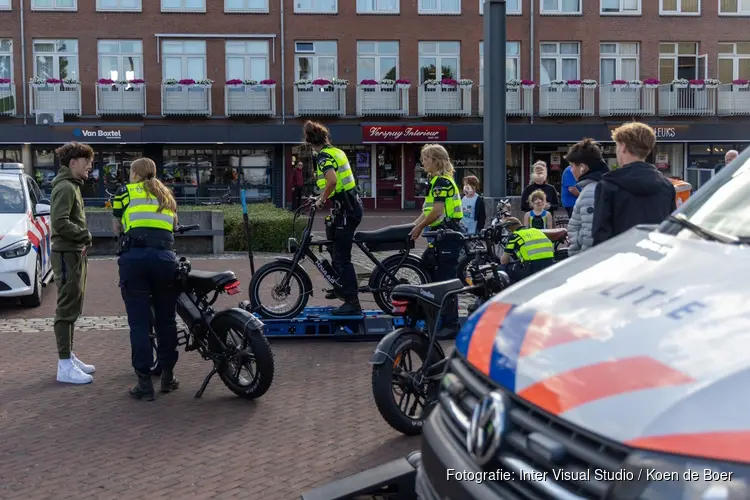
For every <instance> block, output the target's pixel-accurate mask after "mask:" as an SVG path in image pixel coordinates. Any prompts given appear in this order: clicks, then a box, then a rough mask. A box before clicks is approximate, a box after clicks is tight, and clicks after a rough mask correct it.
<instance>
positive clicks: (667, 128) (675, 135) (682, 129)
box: [609, 125, 690, 140]
mask: <svg viewBox="0 0 750 500" xmlns="http://www.w3.org/2000/svg"><path fill="white" fill-rule="evenodd" d="M617 127H619V125H611V126H610V127H609V131H610V132H612V131H613V130H614V129H616V128H617ZM651 128H652V129H654V134H655V135H656V139H657V140H659V139H679V138H680V136H681V135H684V134H685V133H686V132H688V130H690V126H689V125H657V126H653V125H651Z"/></svg>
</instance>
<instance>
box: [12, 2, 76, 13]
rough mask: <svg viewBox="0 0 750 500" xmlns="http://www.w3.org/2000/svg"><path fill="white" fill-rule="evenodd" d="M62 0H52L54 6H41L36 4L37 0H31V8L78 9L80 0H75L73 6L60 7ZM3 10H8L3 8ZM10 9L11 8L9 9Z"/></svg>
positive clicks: (49, 9)
mask: <svg viewBox="0 0 750 500" xmlns="http://www.w3.org/2000/svg"><path fill="white" fill-rule="evenodd" d="M59 1H60V0H52V6H51V7H46V6H39V5H35V4H36V3H37V1H36V0H31V10H43V11H64V12H77V11H78V0H73V6H72V7H58V6H57V3H58V2H59ZM3 10H6V9H5V8H3ZM7 10H10V9H7Z"/></svg>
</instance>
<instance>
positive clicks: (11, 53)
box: [0, 38, 15, 82]
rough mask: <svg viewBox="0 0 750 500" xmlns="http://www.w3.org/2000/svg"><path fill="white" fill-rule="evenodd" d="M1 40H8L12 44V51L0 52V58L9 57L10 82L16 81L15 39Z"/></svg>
mask: <svg viewBox="0 0 750 500" xmlns="http://www.w3.org/2000/svg"><path fill="white" fill-rule="evenodd" d="M0 40H7V41H8V42H10V50H9V51H8V52H0V56H3V57H8V58H9V59H10V81H11V82H14V81H15V78H14V77H15V74H14V69H15V68H14V67H13V39H12V38H0Z"/></svg>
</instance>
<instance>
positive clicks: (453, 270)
mask: <svg viewBox="0 0 750 500" xmlns="http://www.w3.org/2000/svg"><path fill="white" fill-rule="evenodd" d="M440 227H443V226H442V225H440V226H438V227H437V228H427V229H425V230H426V231H435V230H437V229H438V228H440ZM433 244H436V243H433ZM463 248H464V244H463V241H462V240H461V239H460V238H449V237H448V238H443V239H442V240H440V243H439V244H438V252H437V256H436V257H437V259H435V256H434V255H433V254H432V252H433V250H432V249H430V248H428V249H427V250H425V251H424V253H423V254H422V260H423V261H425V262H428V263H429V264H428V266H430V267H432V272H433V278H434V281H435V282H438V281H447V280H452V279H456V278H458V259H459V257H460V256H461V251H462V250H463ZM441 318H442V326H443V327H445V326H452V325H455V324H457V323H458V300H457V297H456V296H454V297H451V298H450V299H449V300H448V301H446V303H445V305H444V306H443V311H442V316H441Z"/></svg>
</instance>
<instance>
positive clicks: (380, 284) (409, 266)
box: [370, 255, 432, 314]
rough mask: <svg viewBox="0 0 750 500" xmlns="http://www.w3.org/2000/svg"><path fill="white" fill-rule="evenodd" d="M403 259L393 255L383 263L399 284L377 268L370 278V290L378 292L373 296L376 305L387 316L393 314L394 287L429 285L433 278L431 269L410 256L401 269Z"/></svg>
mask: <svg viewBox="0 0 750 500" xmlns="http://www.w3.org/2000/svg"><path fill="white" fill-rule="evenodd" d="M401 259H402V256H401V255H391V256H390V257H388V258H386V259H385V260H384V261H383V262H382V265H383V267H384V268H386V269H388V271H389V272H390V273H391V274H393V275H394V276H395V277H396V279H398V282H396V283H393V282H392V280H391V278H389V277H388V275H387V274H386V273H384V272H383V271H381V270H380V268H377V267H376V268H375V271H374V272H373V274H372V276H371V277H370V288H373V289H375V290H378V291H375V292H373V294H372V295H373V298H374V299H375V303H376V304H377V305H378V307H379V308H380V309H381V310H382V311H383V312H384V313H386V314H391V313H392V312H393V305H392V304H391V290H393V287H394V286H396V285H399V284H402V283H403V284H412V285H424V284H426V283H429V282H430V281H431V278H432V276H431V273H430V270H429V268H428V267H427V266H425V264H424V262H422V260H421V259H419V258H417V257H413V256H408V257H406V259H405V260H404V262H403V264H401V266H400V267H399V263H400V262H401ZM406 276H408V278H407V277H406Z"/></svg>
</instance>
